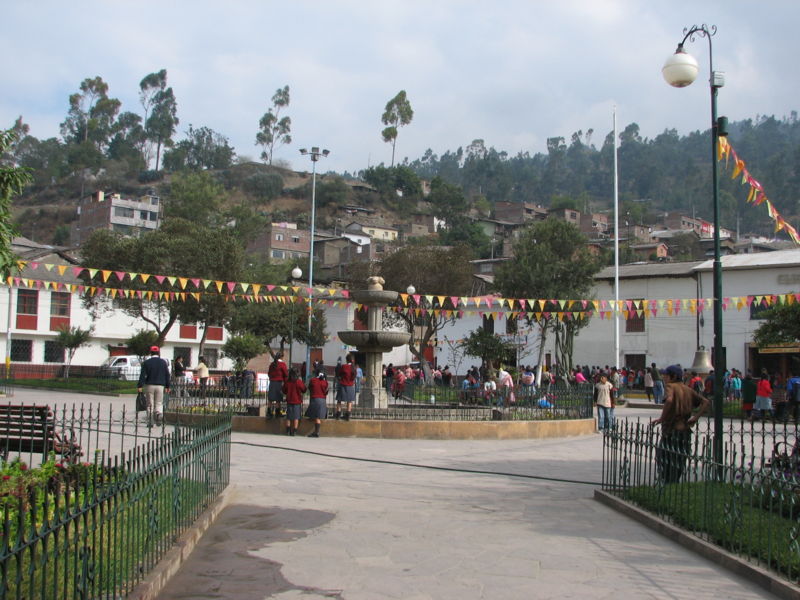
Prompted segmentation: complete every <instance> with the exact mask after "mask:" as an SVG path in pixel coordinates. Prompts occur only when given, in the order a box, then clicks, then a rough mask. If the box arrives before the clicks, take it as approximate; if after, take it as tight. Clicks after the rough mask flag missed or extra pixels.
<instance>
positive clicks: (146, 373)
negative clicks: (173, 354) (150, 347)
mask: <svg viewBox="0 0 800 600" xmlns="http://www.w3.org/2000/svg"><path fill="white" fill-rule="evenodd" d="M145 385H163V386H164V387H165V388H168V387H169V365H167V361H165V360H164V359H163V358H161V357H159V356H151V357H150V358H148V359H147V360H146V361H144V362H143V363H142V372H141V373H139V387H143V386H145Z"/></svg>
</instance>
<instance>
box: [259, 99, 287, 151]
mask: <svg viewBox="0 0 800 600" xmlns="http://www.w3.org/2000/svg"><path fill="white" fill-rule="evenodd" d="M287 106H289V86H288V85H286V86H284V87H282V88H278V89H277V90H276V91H275V94H274V95H273V96H272V106H271V107H270V108H269V110H267V112H265V113H264V116H263V117H261V120H260V121H259V122H258V127H259V131H258V133H257V134H256V145H260V146H261V147H262V148H264V150H263V152H261V160H263V161H264V162H266V163H267V164H269V165H271V164H272V158H273V155H274V152H275V146H276V145H278V146H281V145H283V144H291V143H292V136H291V135H289V133H290V132H291V130H292V119H291V118H289V117H281V116H280V114H281V109H283V108H286V107H287Z"/></svg>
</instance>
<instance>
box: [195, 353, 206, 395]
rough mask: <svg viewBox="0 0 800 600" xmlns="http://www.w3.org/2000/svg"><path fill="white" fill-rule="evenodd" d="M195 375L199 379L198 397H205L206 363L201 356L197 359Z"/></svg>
mask: <svg viewBox="0 0 800 600" xmlns="http://www.w3.org/2000/svg"><path fill="white" fill-rule="evenodd" d="M194 374H195V376H196V377H197V378H198V379H199V380H200V397H201V398H205V397H206V391H207V390H208V365H207V364H206V359H205V358H203V357H202V356H201V357H199V358H198V359H197V367H196V368H195V370H194Z"/></svg>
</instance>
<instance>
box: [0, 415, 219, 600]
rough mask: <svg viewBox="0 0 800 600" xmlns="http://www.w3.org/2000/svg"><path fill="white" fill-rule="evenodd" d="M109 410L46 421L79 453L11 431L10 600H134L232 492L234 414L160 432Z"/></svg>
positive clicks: (2, 581)
mask: <svg viewBox="0 0 800 600" xmlns="http://www.w3.org/2000/svg"><path fill="white" fill-rule="evenodd" d="M31 406H32V405H31ZM106 408H107V409H108V410H106V409H105V408H104V409H101V407H100V405H97V406H93V405H72V406H62V407H50V408H48V409H47V410H46V411H45V412H44V413H42V412H41V411H40V412H39V413H38V414H39V415H42V414H43V415H44V416H43V418H45V419H46V420H47V421H48V422H49V423H50V424H51V426H52V427H51V428H50V429H47V428H45V429H46V430H48V431H54V432H56V433H57V434H58V435H59V437H60V439H61V441H62V443H63V444H68V446H61V448H65V447H69V448H70V449H71V452H69V453H64V452H61V451H60V448H59V447H53V446H52V445H49V446H48V445H47V444H44V447H45V448H47V452H46V453H42V452H37V451H36V449H35V448H32V447H31V445H29V444H25V443H23V442H22V441H21V440H24V439H25V436H26V430H25V427H22V428H18V429H16V430H15V429H14V428H13V427H12V426H11V423H10V421H11V419H12V417H10V416H6V417H5V428H3V423H2V422H0V429H2V430H3V431H5V434H4V435H5V439H4V440H2V444H3V449H4V451H5V454H6V455H7V457H6V459H5V460H2V461H0V467H1V468H0V472H2V478H0V527H2V531H3V536H2V540H0V600H5V599H12V598H13V599H21V598H25V599H39V598H42V599H43V598H49V599H52V598H58V599H73V598H75V599H77V598H80V599H87V598H101V597H102V598H120V597H124V596H126V595H127V594H128V593H129V592H130V591H131V590H132V589H133V587H134V586H135V585H136V584H137V583H139V582H140V581H141V580H142V578H143V577H144V575H145V574H146V573H148V571H150V570H151V569H152V568H153V567H154V566H155V565H156V564H157V563H158V561H159V560H160V559H161V558H162V557H163V555H164V554H165V553H166V552H167V550H169V549H170V548H171V547H172V544H173V543H174V541H175V540H176V538H177V537H178V536H179V535H180V534H181V533H182V532H183V531H185V530H186V529H187V528H188V527H189V526H190V525H191V523H193V522H194V521H195V520H196V519H197V517H198V516H199V515H200V513H201V512H202V511H203V510H204V509H205V508H207V507H208V506H209V505H210V504H211V503H212V502H213V501H214V499H215V498H217V496H219V494H220V493H221V492H222V491H223V490H224V489H225V488H226V487H227V485H228V483H229V478H230V434H231V421H230V415H228V414H220V415H210V416H207V417H206V418H204V419H201V420H196V421H195V422H194V423H193V424H191V425H189V424H182V423H181V424H172V425H161V426H159V427H153V425H152V424H151V423H150V422H148V420H147V419H146V418H144V413H140V415H139V416H140V418H139V419H137V415H136V413H133V414H132V413H130V412H126V411H124V410H123V411H121V412H116V413H115V412H114V410H113V407H106ZM7 412H8V411H7ZM36 412H37V411H28V412H27V413H26V414H25V415H24V416H23V417H18V418H20V419H22V420H25V419H28V420H30V419H32V418H34V417H33V416H32V415H33V414H35V413H36ZM9 431H15V433H13V434H9V433H8V432H9ZM29 432H30V433H31V435H33V428H32V427H31V429H30V431H29Z"/></svg>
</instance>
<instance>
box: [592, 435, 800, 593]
mask: <svg viewBox="0 0 800 600" xmlns="http://www.w3.org/2000/svg"><path fill="white" fill-rule="evenodd" d="M712 427H713V422H712V421H710V420H707V419H702V420H701V421H700V422H699V423H698V425H697V428H696V430H695V431H693V432H691V433H689V434H687V433H683V432H681V433H670V434H666V435H664V434H663V433H662V432H661V430H660V427H651V426H650V425H649V423H644V422H638V421H637V422H634V421H627V422H620V423H619V424H618V425H617V427H615V428H614V429H613V430H612V431H610V432H609V433H607V434H606V435H605V436H604V444H603V488H604V489H605V490H606V491H608V492H609V493H612V494H614V495H617V496H619V497H620V498H622V499H624V500H627V501H629V502H632V503H634V504H636V505H638V506H640V507H641V508H643V509H645V510H647V511H649V512H652V513H654V514H656V515H658V516H659V517H661V518H663V519H665V520H667V521H670V522H672V523H674V524H676V525H678V526H680V527H682V528H684V529H686V530H688V531H689V532H692V533H693V534H695V535H697V536H699V537H701V538H702V539H704V540H707V541H709V542H711V543H713V544H716V545H719V546H721V547H723V548H725V549H726V550H728V551H730V552H733V553H735V554H738V555H740V556H743V557H746V558H747V559H748V560H750V561H752V562H755V563H757V564H759V565H760V566H762V567H764V568H767V569H770V570H772V571H774V572H776V573H779V574H780V575H782V576H783V577H785V578H787V579H789V580H790V581H793V582H797V581H798V578H800V443H799V442H798V439H799V438H798V425H797V423H792V424H787V423H775V422H771V421H762V422H757V423H750V422H747V421H742V420H738V419H731V420H727V421H726V424H725V431H724V434H723V436H722V437H723V451H722V460H721V461H720V462H717V461H715V460H714V455H713V437H714V434H713V431H712Z"/></svg>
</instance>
